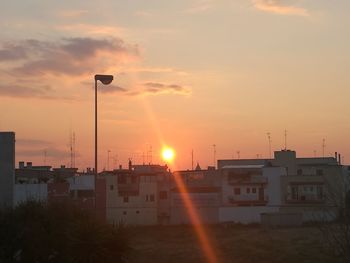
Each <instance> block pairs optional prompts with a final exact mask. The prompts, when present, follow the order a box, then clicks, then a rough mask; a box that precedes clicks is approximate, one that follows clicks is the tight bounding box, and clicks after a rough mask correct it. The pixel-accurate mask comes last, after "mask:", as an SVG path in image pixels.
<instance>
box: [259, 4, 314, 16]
mask: <svg viewBox="0 0 350 263" xmlns="http://www.w3.org/2000/svg"><path fill="white" fill-rule="evenodd" d="M253 3H254V6H255V7H256V8H257V9H259V10H262V11H265V12H270V13H275V14H280V15H296V16H309V12H308V11H307V10H306V9H305V8H302V7H297V6H294V5H293V4H290V1H285V0H253Z"/></svg>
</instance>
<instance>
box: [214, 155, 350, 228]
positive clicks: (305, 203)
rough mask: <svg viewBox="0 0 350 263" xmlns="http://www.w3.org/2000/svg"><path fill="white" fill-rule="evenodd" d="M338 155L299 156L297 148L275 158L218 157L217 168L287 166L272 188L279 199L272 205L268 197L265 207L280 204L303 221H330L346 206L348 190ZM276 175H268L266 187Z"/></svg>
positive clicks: (285, 210) (279, 205)
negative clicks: (299, 216) (299, 215)
mask: <svg viewBox="0 0 350 263" xmlns="http://www.w3.org/2000/svg"><path fill="white" fill-rule="evenodd" d="M338 157H339V156H338V155H337V154H336V155H335V157H319V158H298V157H296V152H295V151H291V150H281V151H276V152H275V153H274V158H273V159H265V160H264V159H243V160H239V159H238V160H237V159H236V160H219V161H218V167H219V169H223V170H225V168H227V167H230V166H231V167H234V166H236V167H237V166H239V165H246V166H249V165H250V166H256V167H257V166H259V165H261V166H265V167H271V168H264V170H266V169H270V170H271V169H274V168H273V167H280V168H284V169H285V174H284V175H282V176H281V177H280V178H279V182H278V183H273V184H275V187H272V188H271V191H272V192H273V193H274V194H277V193H278V195H279V196H280V199H279V201H278V202H274V203H273V204H271V202H270V199H268V200H265V201H266V206H267V207H269V206H271V205H273V206H275V207H278V211H279V212H280V213H289V214H293V213H300V214H302V220H303V221H304V222H305V221H315V220H331V219H334V218H335V217H336V216H337V213H338V212H339V211H340V210H341V209H342V207H344V197H345V193H346V191H347V190H346V185H345V181H344V179H345V177H344V175H345V173H344V169H343V166H342V165H341V163H340V157H339V159H338ZM276 178H277V177H273V176H267V180H268V181H267V182H266V188H270V185H271V183H272V181H271V179H276ZM243 191H244V189H243ZM272 192H271V193H272ZM271 193H270V195H271ZM270 195H269V196H270ZM242 198H243V197H242ZM276 201H277V200H276Z"/></svg>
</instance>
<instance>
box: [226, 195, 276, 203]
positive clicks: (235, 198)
mask: <svg viewBox="0 0 350 263" xmlns="http://www.w3.org/2000/svg"><path fill="white" fill-rule="evenodd" d="M227 199H228V202H229V203H230V204H232V205H235V206H265V205H267V203H268V201H269V200H268V197H267V196H264V198H259V199H253V198H250V197H243V196H234V195H230V196H228V197H227Z"/></svg>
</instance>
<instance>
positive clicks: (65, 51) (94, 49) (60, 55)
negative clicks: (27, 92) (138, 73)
mask: <svg viewBox="0 0 350 263" xmlns="http://www.w3.org/2000/svg"><path fill="white" fill-rule="evenodd" d="M4 50H5V49H0V52H1V51H4ZM17 50H20V51H21V55H22V57H21V58H22V59H26V61H25V62H24V63H23V64H22V65H20V66H18V67H16V68H14V70H15V71H16V72H18V73H20V74H23V75H42V74H52V75H70V76H77V75H83V74H92V73H93V72H94V71H95V69H96V68H97V67H98V68H100V69H101V66H102V67H106V66H111V65H115V64H118V63H122V62H127V61H128V60H133V59H135V58H136V57H137V56H138V48H137V46H130V45H127V44H126V43H125V42H124V41H123V40H121V39H119V38H110V39H93V38H66V39H62V40H60V41H58V42H55V43H54V42H48V41H39V40H26V41H23V42H21V43H18V44H17V45H16V46H14V48H12V49H9V48H7V49H6V51H7V53H10V52H12V53H15V52H16V51H17ZM28 54H30V57H28ZM18 56H19V57H20V54H19V55H18ZM99 61H104V65H101V63H99Z"/></svg>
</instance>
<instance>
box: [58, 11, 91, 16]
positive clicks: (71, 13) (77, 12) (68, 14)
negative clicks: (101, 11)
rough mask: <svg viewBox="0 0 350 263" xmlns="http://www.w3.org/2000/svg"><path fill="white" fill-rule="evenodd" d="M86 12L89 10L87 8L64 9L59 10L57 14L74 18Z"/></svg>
mask: <svg viewBox="0 0 350 263" xmlns="http://www.w3.org/2000/svg"><path fill="white" fill-rule="evenodd" d="M88 13H89V11H87V10H64V11H61V12H59V16H62V17H64V18H76V17H81V16H83V15H86V14H88Z"/></svg>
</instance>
